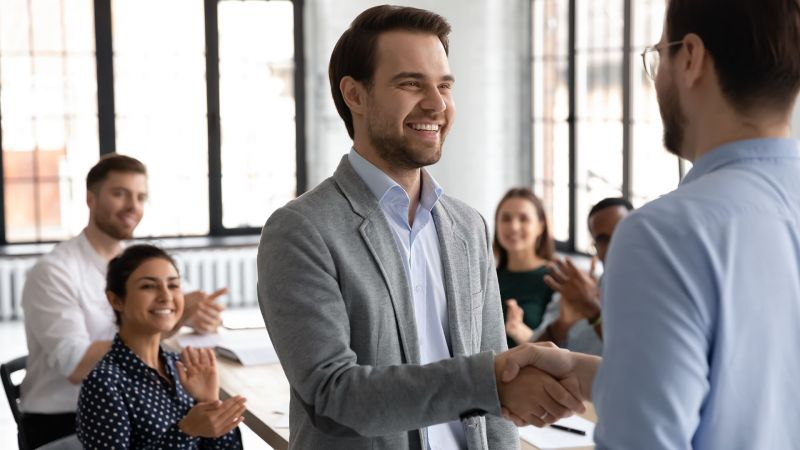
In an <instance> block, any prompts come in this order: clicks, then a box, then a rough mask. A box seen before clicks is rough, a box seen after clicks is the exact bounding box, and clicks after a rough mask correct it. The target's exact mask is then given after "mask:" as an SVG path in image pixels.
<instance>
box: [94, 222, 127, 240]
mask: <svg viewBox="0 0 800 450" xmlns="http://www.w3.org/2000/svg"><path fill="white" fill-rule="evenodd" d="M94 224H95V226H96V227H97V228H99V229H100V231H102V232H103V233H105V234H107V235H109V236H111V237H112V238H114V239H116V240H118V241H124V240H127V239H131V238H132V237H133V229H130V230H129V229H128V228H125V227H122V226H120V225H117V224H115V223H113V222H112V221H111V220H106V219H101V218H99V217H96V218H95V219H94Z"/></svg>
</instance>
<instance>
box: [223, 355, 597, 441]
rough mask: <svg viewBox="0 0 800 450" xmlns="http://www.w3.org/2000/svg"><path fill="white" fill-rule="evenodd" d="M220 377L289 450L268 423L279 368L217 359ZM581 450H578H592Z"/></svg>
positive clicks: (282, 393) (279, 398)
mask: <svg viewBox="0 0 800 450" xmlns="http://www.w3.org/2000/svg"><path fill="white" fill-rule="evenodd" d="M218 367H219V374H220V390H221V391H222V395H223V397H227V396H233V395H242V396H244V397H247V411H246V412H245V416H244V422H245V424H247V426H248V427H250V428H251V429H252V430H253V431H254V432H255V433H256V434H257V435H258V436H259V437H261V439H264V441H266V443H267V444H269V445H270V446H272V447H274V448H275V449H277V450H284V449H287V448H288V446H289V429H288V428H275V427H273V426H270V425H269V423H270V422H272V423H274V422H275V421H277V420H280V416H281V415H280V414H276V413H275V412H276V411H280V410H281V409H283V408H286V405H287V404H288V401H289V395H290V394H289V382H288V381H287V380H286V376H285V375H284V373H283V369H282V368H281V366H280V364H267V365H263V366H250V367H245V366H242V365H241V364H239V363H236V362H232V361H229V360H226V359H224V358H220V359H219V361H218ZM583 416H584V417H585V418H587V419H589V420H591V421H593V422H596V421H597V418H596V416H595V412H594V408H593V407H592V405H591V404H587V411H586V413H585V414H583ZM520 448H521V450H537V447H534V446H533V445H531V444H528V443H527V442H525V441H521V442H520ZM592 448H593V447H583V448H581V449H580V450H591V449H592Z"/></svg>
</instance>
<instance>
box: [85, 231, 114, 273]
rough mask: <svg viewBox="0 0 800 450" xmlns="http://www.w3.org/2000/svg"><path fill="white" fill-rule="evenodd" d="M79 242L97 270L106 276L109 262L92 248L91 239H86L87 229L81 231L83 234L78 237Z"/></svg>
mask: <svg viewBox="0 0 800 450" xmlns="http://www.w3.org/2000/svg"><path fill="white" fill-rule="evenodd" d="M78 242H79V245H80V247H81V251H82V252H84V253H85V254H86V256H87V257H88V258H89V260H91V262H92V265H94V266H95V267H97V270H99V271H100V273H102V274H104V275H105V273H106V271H107V270H108V261H106V260H105V258H103V257H102V256H100V254H99V253H97V250H95V249H94V247H92V243H91V242H89V238H87V237H86V230H85V229H84V230H83V231H81V234H79V235H78Z"/></svg>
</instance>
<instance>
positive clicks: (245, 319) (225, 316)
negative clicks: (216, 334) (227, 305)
mask: <svg viewBox="0 0 800 450" xmlns="http://www.w3.org/2000/svg"><path fill="white" fill-rule="evenodd" d="M220 315H221V316H222V327H223V328H225V329H228V330H248V329H252V328H266V325H264V319H263V318H262V317H261V311H259V309H258V308H244V309H226V310H225V311H222V313H221V314H220Z"/></svg>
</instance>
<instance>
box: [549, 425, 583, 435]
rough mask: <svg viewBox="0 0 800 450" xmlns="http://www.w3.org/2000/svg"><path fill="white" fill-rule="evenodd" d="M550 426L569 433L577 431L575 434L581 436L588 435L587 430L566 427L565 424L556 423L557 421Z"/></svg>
mask: <svg viewBox="0 0 800 450" xmlns="http://www.w3.org/2000/svg"><path fill="white" fill-rule="evenodd" d="M550 428H555V429H556V430H561V431H566V432H567V433H575V434H579V435H581V436H586V432H585V431H583V430H578V429H576V428H570V427H565V426H564V425H559V424H556V423H554V424H551V425H550Z"/></svg>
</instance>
